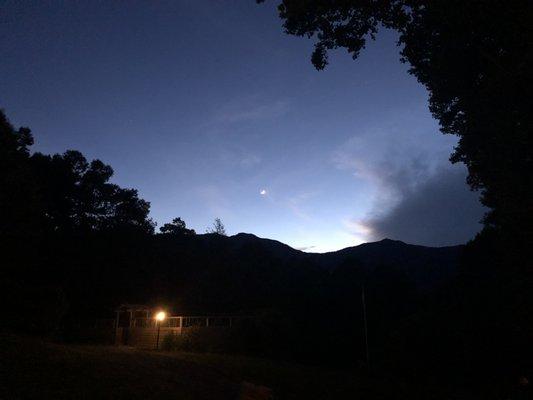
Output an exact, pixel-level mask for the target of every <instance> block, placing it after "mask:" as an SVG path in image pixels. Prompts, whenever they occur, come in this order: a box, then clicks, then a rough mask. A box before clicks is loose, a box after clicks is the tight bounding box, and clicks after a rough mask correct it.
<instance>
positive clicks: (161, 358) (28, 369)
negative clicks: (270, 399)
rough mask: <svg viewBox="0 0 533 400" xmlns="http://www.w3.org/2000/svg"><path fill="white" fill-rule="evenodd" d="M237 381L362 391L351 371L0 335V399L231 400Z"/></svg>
mask: <svg viewBox="0 0 533 400" xmlns="http://www.w3.org/2000/svg"><path fill="white" fill-rule="evenodd" d="M243 381H246V382H251V383H253V384H256V385H263V386H268V387H270V388H272V390H273V394H274V398H275V399H336V398H339V399H342V398H353V396H354V394H363V393H366V389H365V387H363V386H362V385H360V383H359V381H358V380H357V379H356V377H355V373H352V372H347V371H344V372H343V371H329V370H324V369H319V368H313V367H308V366H300V365H296V364H290V363H283V362H275V361H269V360H263V359H257V358H249V357H239V356H228V355H220V354H194V353H165V352H156V351H143V350H137V349H133V348H128V347H112V346H80V345H60V344H53V343H48V342H44V341H40V340H36V339H30V338H21V337H17V336H12V335H1V336H0V399H43V398H45V399H48V398H50V399H238V398H239V393H240V387H241V384H242V382H243ZM365 397H366V396H365Z"/></svg>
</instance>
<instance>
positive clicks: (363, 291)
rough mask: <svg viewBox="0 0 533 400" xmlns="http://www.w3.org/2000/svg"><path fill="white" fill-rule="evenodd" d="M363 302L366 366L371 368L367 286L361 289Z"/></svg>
mask: <svg viewBox="0 0 533 400" xmlns="http://www.w3.org/2000/svg"><path fill="white" fill-rule="evenodd" d="M361 301H362V303H363V322H364V328H365V353H366V366H367V368H370V353H369V351H368V325H367V322H366V301H365V286H364V285H363V286H362V287H361Z"/></svg>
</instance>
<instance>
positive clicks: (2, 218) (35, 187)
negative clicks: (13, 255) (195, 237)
mask: <svg viewBox="0 0 533 400" xmlns="http://www.w3.org/2000/svg"><path fill="white" fill-rule="evenodd" d="M32 144H33V137H32V135H31V132H30V130H29V129H28V128H20V129H18V130H15V129H14V128H13V126H12V125H11V124H10V123H9V121H8V120H7V118H6V116H5V114H4V113H3V112H0V213H1V214H0V233H9V234H29V233H31V234H36V233H39V234H40V233H45V232H66V233H72V232H78V233H83V232H92V231H136V232H142V233H153V230H154V223H153V222H152V221H151V220H150V219H149V218H148V213H149V211H150V203H148V202H146V201H145V200H143V199H140V198H139V197H138V194H137V191H136V190H135V189H125V188H121V187H120V186H118V185H116V184H112V183H109V179H110V178H111V177H112V176H113V169H112V168H111V167H110V166H109V165H106V164H104V163H103V162H102V161H100V160H93V161H91V162H90V163H89V162H88V161H87V159H86V158H85V157H84V156H83V154H81V153H80V152H79V151H74V150H69V151H66V152H65V153H64V154H54V155H52V156H50V155H44V154H41V153H35V154H33V155H31V156H30V151H29V147H30V146H31V145H32Z"/></svg>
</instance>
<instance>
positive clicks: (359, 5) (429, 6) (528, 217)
mask: <svg viewBox="0 0 533 400" xmlns="http://www.w3.org/2000/svg"><path fill="white" fill-rule="evenodd" d="M263 1H264V0H258V2H263ZM278 10H279V15H280V17H281V18H282V19H283V20H284V24H283V26H284V29H285V31H286V32H287V33H288V34H292V35H297V36H306V37H313V36H314V37H316V44H315V50H314V52H313V54H312V57H311V59H312V62H313V64H314V65H315V67H316V68H317V69H319V70H320V69H323V68H324V67H325V66H326V65H327V63H328V50H331V49H336V48H345V49H347V50H348V52H349V53H350V54H351V55H352V56H353V58H354V59H355V58H357V57H358V55H359V52H360V50H361V49H363V48H364V46H365V42H366V40H367V39H368V38H372V39H374V36H375V34H376V33H377V31H378V29H379V28H380V27H382V26H383V27H386V28H391V29H395V30H396V31H398V32H399V34H400V36H399V41H398V45H399V46H402V50H401V57H402V58H401V60H402V61H403V62H407V63H409V64H410V66H411V68H410V70H409V72H410V73H411V74H413V75H414V76H416V77H417V79H418V80H419V81H420V82H421V83H422V84H423V85H424V86H425V87H426V88H427V89H428V91H429V94H430V99H429V102H430V104H429V106H430V110H431V112H432V114H433V115H434V116H435V118H437V119H438V120H439V122H440V127H441V131H442V132H443V133H445V134H454V135H457V136H459V143H458V145H457V147H456V148H455V152H454V153H453V155H452V156H451V161H452V162H464V163H465V164H466V166H467V167H468V171H469V176H468V183H469V184H470V186H471V187H472V188H473V189H480V190H481V200H482V202H483V204H484V205H486V206H487V207H489V208H490V209H491V211H490V212H489V213H488V214H487V215H486V218H485V224H486V226H487V227H495V228H504V231H507V232H510V233H511V232H514V233H515V234H517V236H524V233H528V235H527V236H528V237H531V232H532V228H531V227H532V225H533V212H532V210H533V195H532V188H533V172H532V171H533V168H532V167H533V166H532V160H533V158H532V157H531V149H532V143H531V134H530V130H531V126H532V121H531V116H532V115H533V114H532V113H531V110H530V107H529V106H527V104H529V97H530V90H529V88H531V87H532V82H531V79H532V74H531V73H530V71H529V69H530V66H531V64H532V62H533V59H532V54H533V52H532V49H531V47H532V46H531V43H532V42H531V40H530V36H531V35H530V34H528V33H530V32H531V22H532V15H533V3H532V2H531V1H528V0H517V1H513V2H512V3H509V2H508V1H505V0H496V1H491V2H484V1H462V0H451V1H432V0H431V1H430V0H424V1H419V0H385V1H359V0H348V1H331V0H283V1H282V2H281V4H280V5H279V6H278Z"/></svg>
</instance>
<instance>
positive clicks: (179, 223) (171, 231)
mask: <svg viewBox="0 0 533 400" xmlns="http://www.w3.org/2000/svg"><path fill="white" fill-rule="evenodd" d="M159 230H160V231H161V233H163V234H168V235H195V234H196V232H195V231H194V229H188V228H187V225H186V224H185V221H183V220H182V219H181V218H179V217H178V218H174V219H173V220H172V222H170V223H167V224H165V225H163V226H162V227H161V228H159Z"/></svg>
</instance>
